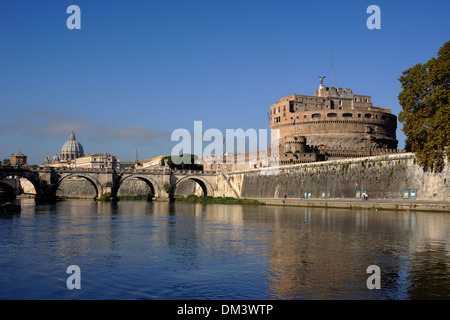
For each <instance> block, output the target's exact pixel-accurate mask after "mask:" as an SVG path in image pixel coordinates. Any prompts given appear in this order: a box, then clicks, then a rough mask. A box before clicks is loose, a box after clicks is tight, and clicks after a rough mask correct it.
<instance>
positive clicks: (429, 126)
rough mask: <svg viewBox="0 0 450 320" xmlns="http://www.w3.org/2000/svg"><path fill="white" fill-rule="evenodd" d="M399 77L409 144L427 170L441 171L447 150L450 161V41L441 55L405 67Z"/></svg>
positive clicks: (442, 49)
mask: <svg viewBox="0 0 450 320" xmlns="http://www.w3.org/2000/svg"><path fill="white" fill-rule="evenodd" d="M399 81H400V82H401V84H402V89H403V90H402V92H400V94H399V96H398V99H399V102H400V105H401V106H402V109H403V111H402V112H400V114H399V120H400V121H401V122H403V123H404V125H403V132H404V133H405V135H406V136H407V141H408V148H411V151H412V152H414V153H415V154H416V157H417V163H418V164H419V165H420V166H422V167H423V168H424V169H425V170H430V171H435V172H439V171H441V170H442V168H443V165H444V156H445V154H446V155H447V158H448V159H449V161H450V148H449V147H450V41H448V42H446V43H445V44H444V45H443V46H442V47H441V48H440V50H439V51H438V56H437V58H431V59H430V60H429V61H428V62H426V63H425V64H421V63H419V64H416V65H415V66H413V67H412V68H409V69H408V70H406V71H404V72H403V75H402V76H401V77H400V78H399ZM446 149H447V150H446Z"/></svg>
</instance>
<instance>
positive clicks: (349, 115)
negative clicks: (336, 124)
mask: <svg viewBox="0 0 450 320" xmlns="http://www.w3.org/2000/svg"><path fill="white" fill-rule="evenodd" d="M342 117H343V118H351V117H353V114H351V113H344V114H342Z"/></svg>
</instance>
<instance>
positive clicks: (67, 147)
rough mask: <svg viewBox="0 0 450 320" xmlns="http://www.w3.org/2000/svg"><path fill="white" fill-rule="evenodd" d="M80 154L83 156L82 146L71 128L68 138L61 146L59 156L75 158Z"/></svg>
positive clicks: (63, 158)
mask: <svg viewBox="0 0 450 320" xmlns="http://www.w3.org/2000/svg"><path fill="white" fill-rule="evenodd" d="M82 156H84V150H83V146H82V145H81V143H80V142H78V141H77V140H76V139H75V133H74V132H73V130H72V134H71V135H70V139H69V140H67V141H66V142H65V143H64V144H63V146H62V148H61V154H60V156H59V158H60V160H75V159H76V158H79V157H82Z"/></svg>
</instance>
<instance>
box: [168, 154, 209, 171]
mask: <svg viewBox="0 0 450 320" xmlns="http://www.w3.org/2000/svg"><path fill="white" fill-rule="evenodd" d="M177 157H179V159H189V160H188V161H187V162H186V163H185V162H183V161H180V160H179V159H175V160H178V161H174V158H172V156H166V157H164V158H162V159H161V165H162V166H164V165H165V164H167V165H168V166H169V168H171V169H178V170H203V165H202V164H198V163H195V162H196V161H197V159H198V156H196V155H193V154H185V155H183V154H181V155H180V156H177ZM164 161H165V164H164ZM180 162H181V163H180ZM178 163H179V164H178Z"/></svg>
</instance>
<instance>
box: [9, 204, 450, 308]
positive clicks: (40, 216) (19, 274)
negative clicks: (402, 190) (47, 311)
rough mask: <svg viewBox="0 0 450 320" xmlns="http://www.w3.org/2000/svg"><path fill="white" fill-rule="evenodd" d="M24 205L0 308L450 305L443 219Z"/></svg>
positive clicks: (258, 209) (14, 220) (259, 209)
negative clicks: (118, 303)
mask: <svg viewBox="0 0 450 320" xmlns="http://www.w3.org/2000/svg"><path fill="white" fill-rule="evenodd" d="M21 202H22V213H21V214H19V215H15V216H12V217H2V218H0V299H161V300H172V299H189V300H191V299H230V300H234V299H236V300H241V299H250V300H266V299H277V300H279V299H283V300H288V299H289V300H290V299H374V300H378V299H404V300H406V299H449V298H450V238H449V230H450V214H444V213H433V212H416V213H412V212H393V211H392V212H391V211H364V210H361V211H357V210H344V209H317V208H315V209H314V208H293V207H290V208H284V207H276V206H253V205H211V204H208V205H202V204H189V203H167V202H150V203H148V202H144V201H121V202H119V203H116V204H114V203H102V202H95V201H91V200H66V201H61V202H58V203H56V204H50V205H35V203H34V201H33V200H21ZM71 265H76V266H78V267H79V270H80V272H79V273H78V275H80V278H79V280H80V281H79V284H80V285H81V289H72V290H69V289H68V286H67V282H66V281H67V279H68V278H69V277H71V276H72V274H71V273H67V268H68V267H69V266H71ZM373 265H375V266H378V267H379V270H380V272H379V273H378V274H379V275H380V276H379V278H378V279H379V282H378V283H379V284H380V288H379V289H369V288H368V285H367V280H368V278H369V277H372V276H375V275H376V274H374V275H372V273H368V272H367V268H368V267H369V266H373ZM371 279H372V280H371V283H375V282H376V281H375V280H373V278H371ZM75 282H76V281H75V280H74V282H73V283H75Z"/></svg>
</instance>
